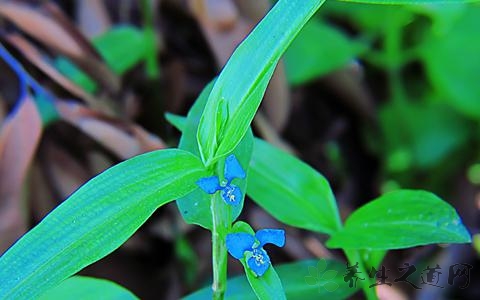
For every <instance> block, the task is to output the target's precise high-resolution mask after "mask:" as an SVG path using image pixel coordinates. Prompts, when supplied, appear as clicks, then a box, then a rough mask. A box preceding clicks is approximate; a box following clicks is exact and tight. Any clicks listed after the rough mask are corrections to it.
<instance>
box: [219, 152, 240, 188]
mask: <svg viewBox="0 0 480 300" xmlns="http://www.w3.org/2000/svg"><path fill="white" fill-rule="evenodd" d="M223 175H224V176H225V179H226V180H227V182H228V183H230V182H231V181H232V180H233V178H242V179H243V178H245V171H243V169H242V166H241V165H240V163H239V162H238V160H237V158H236V157H235V155H233V154H231V155H229V156H228V157H227V159H225V171H224V174H223Z"/></svg>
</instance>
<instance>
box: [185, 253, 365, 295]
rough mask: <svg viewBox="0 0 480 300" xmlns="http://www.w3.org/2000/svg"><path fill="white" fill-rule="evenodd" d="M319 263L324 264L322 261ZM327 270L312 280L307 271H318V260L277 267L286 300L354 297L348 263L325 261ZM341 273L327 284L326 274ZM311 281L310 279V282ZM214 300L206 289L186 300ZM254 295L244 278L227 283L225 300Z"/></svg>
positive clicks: (207, 288)
mask: <svg viewBox="0 0 480 300" xmlns="http://www.w3.org/2000/svg"><path fill="white" fill-rule="evenodd" d="M320 261H324V260H323V259H322V260H320ZM325 261H326V268H325V269H324V270H321V271H319V276H320V277H319V276H309V273H308V270H309V269H311V268H316V266H317V263H318V261H317V260H303V261H297V262H294V263H289V264H283V265H277V266H275V270H276V271H277V274H278V276H279V277H280V278H281V280H282V282H283V287H284V290H285V294H286V296H287V299H289V300H305V299H332V300H341V299H346V298H347V297H348V296H350V295H352V294H353V293H355V292H356V291H357V290H358V288H350V287H348V283H346V282H345V281H344V280H343V274H344V273H345V263H342V262H339V261H336V260H325ZM334 271H336V272H338V274H337V275H336V276H334V278H330V279H328V280H324V278H322V274H323V273H324V272H334ZM307 278H308V279H307ZM204 299H212V288H211V287H206V288H204V289H202V290H200V291H197V292H195V293H193V294H191V295H189V296H187V297H185V298H184V300H204ZM256 299H257V297H256V295H255V293H254V292H253V291H252V289H251V288H250V286H249V283H248V281H247V279H246V278H245V276H243V275H242V276H237V277H234V278H231V279H229V280H228V283H227V292H226V293H225V300H256Z"/></svg>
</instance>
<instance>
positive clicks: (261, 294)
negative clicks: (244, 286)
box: [240, 259, 287, 300]
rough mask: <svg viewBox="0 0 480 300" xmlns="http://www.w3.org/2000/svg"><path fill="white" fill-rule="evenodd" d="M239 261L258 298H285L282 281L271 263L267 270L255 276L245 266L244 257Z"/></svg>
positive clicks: (267, 299)
mask: <svg viewBox="0 0 480 300" xmlns="http://www.w3.org/2000/svg"><path fill="white" fill-rule="evenodd" d="M240 261H241V262H242V265H243V268H244V270H245V275H246V276H247V280H248V283H249V284H250V286H251V287H252V289H253V291H254V292H255V295H257V298H258V299H259V300H270V299H275V300H276V299H278V300H282V299H285V300H286V299H287V298H286V296H285V291H284V290H283V286H282V282H281V281H280V278H279V277H278V274H277V272H275V269H274V268H273V265H270V267H269V268H268V270H267V271H266V272H265V273H264V274H263V275H262V276H256V275H255V274H254V273H253V272H252V270H250V268H249V267H248V266H247V263H246V261H245V259H241V260H240Z"/></svg>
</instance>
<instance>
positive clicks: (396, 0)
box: [338, 0, 479, 4]
mask: <svg viewBox="0 0 480 300" xmlns="http://www.w3.org/2000/svg"><path fill="white" fill-rule="evenodd" d="M338 1H344V2H358V3H370V4H438V3H441V4H447V3H452V4H457V3H462V2H463V3H467V2H476V1H479V0H338Z"/></svg>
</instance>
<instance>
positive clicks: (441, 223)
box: [327, 190, 471, 250]
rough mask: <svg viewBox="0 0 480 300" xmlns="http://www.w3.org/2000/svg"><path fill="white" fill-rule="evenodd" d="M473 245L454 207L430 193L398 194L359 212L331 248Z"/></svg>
mask: <svg viewBox="0 0 480 300" xmlns="http://www.w3.org/2000/svg"><path fill="white" fill-rule="evenodd" d="M470 242H471V238H470V234H469V233H468V231H467V229H466V228H465V226H464V225H463V224H462V220H461V219H460V217H459V216H458V214H457V212H456V211H455V209H454V208H453V207H452V206H450V204H448V203H447V202H445V201H443V200H442V199H440V198H438V197H437V196H435V195H434V194H432V193H429V192H425V191H413V190H398V191H394V192H390V193H387V194H385V195H383V196H381V197H380V198H378V199H376V200H373V201H371V202H369V203H367V204H366V205H364V206H362V207H360V208H359V209H357V210H356V211H355V212H354V213H353V214H352V215H351V216H350V217H349V218H348V219H347V221H346V222H345V227H344V228H343V229H342V230H340V231H338V232H336V233H335V234H333V235H332V237H331V238H330V239H329V240H328V241H327V246H328V247H330V248H344V249H373V250H387V249H401V248H409V247H414V246H420V245H427V244H436V243H470Z"/></svg>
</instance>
